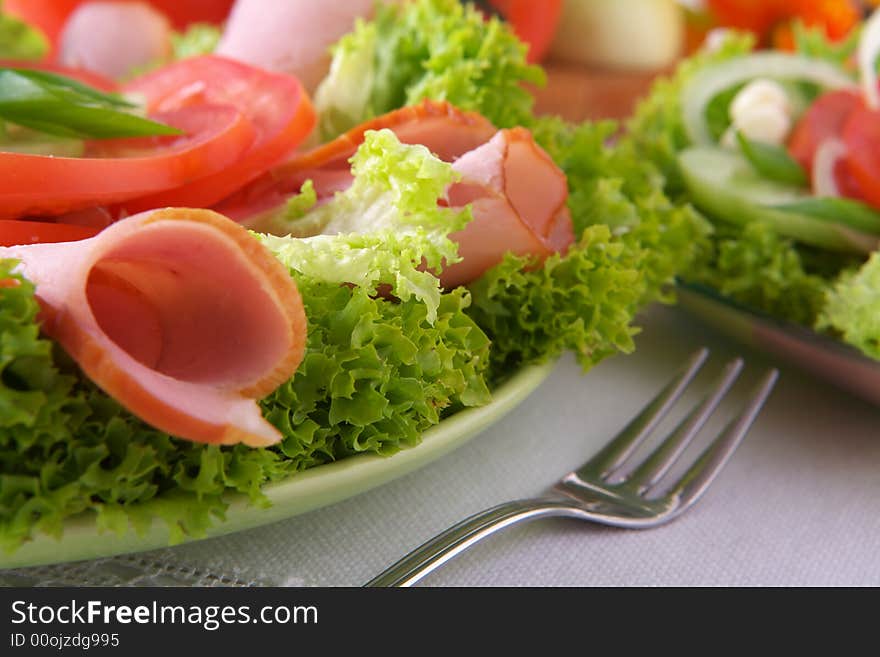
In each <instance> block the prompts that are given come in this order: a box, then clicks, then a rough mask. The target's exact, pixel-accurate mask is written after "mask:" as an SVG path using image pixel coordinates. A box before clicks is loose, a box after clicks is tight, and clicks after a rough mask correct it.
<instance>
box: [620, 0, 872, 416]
mask: <svg viewBox="0 0 880 657" xmlns="http://www.w3.org/2000/svg"><path fill="white" fill-rule="evenodd" d="M714 4H719V5H736V4H737V3H735V2H720V1H719V2H717V3H714ZM770 4H772V3H768V6H769V5H770ZM777 4H779V3H777ZM840 5H847V7H848V11H849V5H848V3H840ZM826 9H827V12H826V13H828V14H829V15H834V16H835V17H836V18H840V17H841V14H840V12H837V13H835V12H833V11H832V9H833V8H831V7H830V6H829V7H828V8H826ZM850 13H851V14H855V13H856V12H855V10H853V11H852V12H850ZM849 16H850V14H847V17H849ZM847 20H848V22H847V23H846V25H845V28H846V29H843V27H844V26H842V25H840V24H838V23H835V24H834V25H833V28H834V29H833V30H832V29H831V28H829V27H828V26H827V25H818V26H814V27H807V26H805V25H804V24H803V23H798V22H795V23H794V24H793V25H791V29H790V30H789V31H787V32H786V35H787V38H786V39H785V41H784V43H783V44H781V45H780V47H779V48H777V49H774V50H770V49H763V50H762V49H757V50H756V49H755V36H754V35H753V34H750V33H747V32H732V31H725V32H724V33H718V34H714V35H712V36H710V38H709V39H708V40H707V42H706V45H705V46H704V47H703V49H702V50H701V51H699V52H697V53H696V54H694V55H693V56H692V57H690V58H689V59H687V60H685V61H684V62H683V63H682V64H681V65H680V66H679V68H678V70H677V71H676V73H675V74H674V75H673V76H671V77H669V78H666V79H663V80H661V81H659V82H658V83H657V84H656V85H655V87H654V89H653V91H652V92H651V94H650V95H649V96H648V97H647V98H646V99H645V100H644V101H643V102H642V103H641V105H640V107H639V110H638V111H637V113H636V115H635V117H634V118H633V119H632V120H631V121H630V123H629V124H628V139H629V140H630V143H631V144H632V145H633V147H634V149H635V151H636V152H637V153H639V154H640V155H641V156H642V157H646V158H648V159H650V160H651V161H652V162H654V163H655V164H656V165H657V167H658V168H659V170H660V171H661V172H662V175H663V177H664V185H663V189H664V191H665V192H666V193H667V194H668V195H669V196H670V198H672V199H674V200H676V201H678V202H687V203H692V204H693V205H694V206H695V207H696V208H698V209H699V210H700V212H701V213H702V214H703V215H704V216H705V217H706V218H707V219H709V220H710V221H711V223H712V231H711V233H710V234H709V236H708V238H707V240H706V241H705V242H704V244H703V245H702V247H701V249H702V253H701V255H700V256H699V257H698V258H696V259H695V260H694V261H692V264H691V265H690V266H689V267H687V268H683V269H682V270H681V272H680V274H679V276H680V280H681V281H682V282H683V283H684V285H685V287H686V288H689V289H691V290H694V289H696V290H708V291H710V293H711V295H712V296H714V297H716V298H717V299H722V300H727V301H730V302H733V304H735V305H736V306H737V307H739V308H744V309H747V310H748V311H751V312H755V313H756V315H755V317H757V318H758V319H757V320H756V321H761V318H768V319H770V320H773V321H774V322H781V323H783V324H787V325H788V326H794V327H800V328H799V329H794V332H793V333H792V335H795V334H797V336H799V337H798V338H797V339H798V343H797V344H789V345H788V346H787V347H786V348H787V349H789V351H790V353H791V354H793V355H794V356H796V357H798V358H800V359H801V360H802V361H803V360H804V359H814V360H815V361H816V363H817V366H818V365H821V367H824V368H826V371H830V370H831V369H833V367H835V365H834V363H830V362H829V361H827V360H826V358H825V357H826V356H828V355H829V353H831V352H830V351H829V349H827V348H825V347H823V346H822V342H820V341H824V343H825V344H827V345H832V346H835V345H840V347H841V348H840V349H839V350H838V349H836V348H835V349H832V350H831V351H833V352H834V354H837V355H841V356H842V357H843V358H846V359H848V362H849V363H850V364H851V365H852V366H851V367H850V366H849V365H845V367H844V370H843V371H841V372H839V376H838V377H837V378H839V379H840V381H838V382H841V383H847V381H846V379H848V378H849V379H853V381H851V382H850V383H852V384H853V386H855V387H856V388H857V389H860V390H861V392H862V394H865V395H866V396H868V397H869V398H873V399H877V394H876V391H877V389H878V388H877V381H878V380H880V379H878V377H877V375H876V373H875V374H874V375H873V376H866V372H868V371H869V370H870V364H871V363H873V362H875V361H877V360H878V359H880V286H878V281H880V256H878V255H877V251H878V247H880V195H878V190H880V87H878V75H877V71H878V68H877V64H878V61H877V60H878V54H880V14H877V13H874V14H873V15H872V16H870V17H869V18H868V19H867V20H865V21H864V22H861V23H860V22H858V21H857V20H856V21H849V18H848V19H847ZM722 312H723V309H722ZM728 316H730V315H729V313H728ZM725 321H727V320H725ZM731 323H732V322H731ZM780 325H782V324H780ZM799 331H800V332H799ZM767 340H768V341H770V340H772V341H774V342H775V343H777V346H778V343H779V338H778V335H777V336H776V337H772V338H767ZM808 343H812V344H813V345H819V349H820V350H824V351H825V352H826V353H825V354H821V353H819V352H818V351H817V350H816V349H814V348H812V347H811V346H809V345H808V348H807V349H806V350H805V349H803V348H802V347H804V345H807V344H808ZM844 346H845V347H848V349H844V348H843V347H844ZM850 352H851V354H850ZM857 354H861V356H862V357H863V358H862V359H859V358H858V356H857ZM860 360H861V362H859V361H860ZM838 364H839V362H838ZM856 370H859V371H858V372H857V371H856ZM855 379H861V380H862V382H861V383H860V382H859V381H855ZM872 390H873V391H874V392H873V393H872V392H871V391H872Z"/></svg>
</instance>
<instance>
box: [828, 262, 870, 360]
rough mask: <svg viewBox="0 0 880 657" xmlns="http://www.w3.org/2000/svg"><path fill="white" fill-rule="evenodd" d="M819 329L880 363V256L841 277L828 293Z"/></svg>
mask: <svg viewBox="0 0 880 657" xmlns="http://www.w3.org/2000/svg"><path fill="white" fill-rule="evenodd" d="M816 328H817V329H819V330H825V331H831V332H832V333H834V334H836V335H838V336H840V337H841V338H842V339H843V340H844V341H845V342H848V343H849V344H851V345H853V346H855V347H856V348H858V349H860V350H861V351H862V352H863V353H865V354H866V355H868V356H870V357H871V358H875V359H878V360H880V253H874V254H873V255H872V256H871V257H870V258H869V259H868V261H867V262H866V263H865V264H864V265H862V267H861V268H858V269H853V270H850V271H847V272H844V273H843V274H842V275H841V276H840V278H839V280H838V281H837V282H836V283H835V284H834V285H833V287H831V289H830V290H829V291H828V296H827V303H826V304H825V307H824V308H823V310H822V313H821V315H820V316H819V318H818V319H817V321H816Z"/></svg>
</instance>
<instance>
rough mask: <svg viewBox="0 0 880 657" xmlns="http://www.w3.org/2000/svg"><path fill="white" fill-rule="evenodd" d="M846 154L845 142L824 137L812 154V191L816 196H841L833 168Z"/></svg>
mask: <svg viewBox="0 0 880 657" xmlns="http://www.w3.org/2000/svg"><path fill="white" fill-rule="evenodd" d="M845 155H846V144H844V143H843V142H842V141H841V140H839V139H834V138H832V139H826V140H825V141H823V142H822V143H821V144H819V148H817V149H816V154H815V155H814V156H813V176H812V178H813V180H812V182H813V193H814V194H815V195H816V196H820V197H821V196H843V194H841V192H840V187H839V186H838V185H837V178H836V177H835V175H834V170H835V168H836V167H837V163H838V162H840V159H841V158H842V157H844V156H845Z"/></svg>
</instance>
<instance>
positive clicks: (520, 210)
mask: <svg viewBox="0 0 880 657" xmlns="http://www.w3.org/2000/svg"><path fill="white" fill-rule="evenodd" d="M452 167H453V169H455V170H456V171H458V172H459V173H460V174H462V179H461V182H458V183H455V184H454V185H451V186H450V188H449V191H448V193H447V198H448V201H449V205H450V206H451V207H463V206H465V205H467V204H470V205H471V210H472V212H473V217H474V218H473V220H472V221H470V222H469V223H468V224H467V226H465V227H464V229H463V230H461V231H459V232H457V233H453V234H452V235H450V237H451V238H452V239H453V240H455V241H456V242H458V252H459V255H460V256H461V258H462V260H461V262H458V263H455V264H454V265H451V266H449V267H447V268H446V269H444V270H443V272H442V274H441V276H440V280H441V282H442V283H443V286H444V287H446V288H452V287H455V286H457V285H463V284H466V283H469V282H471V281H473V280H475V279H477V278H479V277H480V276H481V275H483V274H484V273H485V272H486V271H487V270H489V269H490V268H491V267H494V266H495V265H497V264H498V263H500V262H501V261H502V260H503V259H504V255H505V254H506V253H508V252H511V253H513V254H514V255H519V256H524V255H529V256H534V257H536V258H537V260H538V261H539V262H542V261H543V260H544V259H545V258H546V257H547V256H549V255H550V254H552V253H565V251H567V250H568V247H569V246H570V245H571V243H572V242H574V227H573V225H572V221H571V214H570V212H569V210H568V206H567V205H566V201H567V199H568V183H567V181H566V179H565V174H564V173H563V172H562V171H561V170H560V169H559V167H557V166H556V164H555V163H554V162H553V160H552V159H551V158H550V156H549V155H547V153H546V152H545V151H544V150H543V149H541V147H540V146H538V145H537V144H536V143H535V140H534V139H533V138H532V134H531V133H530V132H529V131H528V130H525V129H524V128H513V129H512V130H500V131H499V132H498V133H496V135H495V136H494V137H492V139H491V140H490V141H489V142H487V143H486V144H484V145H483V146H480V147H479V148H477V149H475V150H472V151H470V152H468V153H466V154H464V155H463V156H462V157H461V158H459V159H458V160H456V161H455V162H454V163H453V165H452Z"/></svg>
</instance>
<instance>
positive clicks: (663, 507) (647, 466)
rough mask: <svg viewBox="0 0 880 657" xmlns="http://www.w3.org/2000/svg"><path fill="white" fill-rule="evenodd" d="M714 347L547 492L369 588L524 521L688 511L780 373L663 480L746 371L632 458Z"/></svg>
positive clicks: (408, 575) (733, 371)
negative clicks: (676, 474)
mask: <svg viewBox="0 0 880 657" xmlns="http://www.w3.org/2000/svg"><path fill="white" fill-rule="evenodd" d="M708 355H709V352H708V350H707V349H705V348H703V349H700V350H699V351H697V352H696V353H694V354H693V355H692V356H691V357H690V359H689V360H688V361H687V363H686V364H685V365H684V367H682V369H681V371H680V373H679V374H678V375H677V376H676V377H675V378H674V379H673V380H672V381H670V382H669V383H668V384H667V385H666V387H665V388H663V390H661V391H660V393H659V394H658V395H657V396H656V397H655V398H654V399H653V400H652V401H651V402H650V403H649V404H648V405H647V406H645V408H644V409H643V410H642V411H641V412H640V413H639V414H638V415H637V416H636V417H635V418H633V419H632V420H631V421H630V422H629V424H627V425H626V426H625V427H624V428H623V430H622V431H621V432H620V433H619V434H617V436H615V437H614V438H613V439H612V440H611V441H610V442H609V443H608V444H607V445H606V446H605V447H603V448H602V449H601V450H600V451H599V452H598V453H597V454H596V455H595V456H594V457H593V458H591V459H590V460H589V461H587V462H586V463H585V464H584V465H582V466H581V467H580V468H578V469H577V470H574V471H572V472H569V473H568V474H567V475H565V476H564V477H562V479H560V480H559V481H558V482H556V484H554V485H553V487H552V488H551V489H550V492H549V493H548V494H547V495H546V496H544V497H539V498H534V499H524V500H515V501H512V502H505V503H504V504H499V505H498V506H495V507H492V508H490V509H487V510H486V511H482V512H480V513H477V514H476V515H473V516H471V517H469V518H466V519H465V520H463V521H461V522H460V523H458V524H456V525H453V526H452V527H450V528H449V529H447V530H446V531H445V532H443V533H442V534H439V535H438V536H436V537H435V538H432V539H431V540H429V541H428V542H426V543H424V544H423V545H422V546H420V547H418V548H416V549H415V550H414V551H413V552H411V553H410V554H409V555H407V556H406V557H404V558H403V559H401V560H400V561H398V562H397V563H395V564H394V565H393V566H391V567H390V568H388V569H387V570H385V571H384V572H383V573H381V574H380V575H378V576H377V577H375V578H373V579H372V580H370V581H369V582H367V584H366V585H365V586H411V585H413V584H415V583H416V582H418V581H419V580H420V579H422V578H423V577H425V576H426V575H427V574H428V573H430V572H432V571H433V570H435V569H436V568H438V567H440V566H441V565H443V564H444V563H446V562H447V561H449V560H450V559H452V558H453V557H455V556H456V555H458V554H461V553H462V552H463V551H465V550H466V549H468V548H469V547H471V546H472V545H474V544H475V543H477V542H478V541H480V540H482V539H484V538H486V537H487V536H489V535H491V534H494V533H495V532H497V531H500V530H502V529H504V528H506V527H510V526H512V525H515V524H517V523H521V522H525V521H527V520H536V519H538V518H548V517H560V516H561V517H568V518H578V519H580V520H587V521H590V522H597V523H601V524H604V525H612V526H614V527H625V528H629V529H643V528H648V527H656V526H658V525H662V524H663V523H666V522H669V521H670V520H672V519H673V518H676V517H678V516H680V515H681V514H682V513H684V512H685V511H686V510H687V509H689V508H691V507H692V506H693V505H694V504H695V503H696V502H697V500H698V499H699V498H700V497H701V496H702V494H703V493H704V492H705V491H706V489H707V488H708V487H709V485H710V484H711V483H712V480H713V479H714V478H715V476H716V475H717V474H718V473H719V472H720V471H721V469H722V468H723V467H724V465H725V463H727V461H728V459H729V458H730V456H731V455H732V454H733V452H734V450H736V448H737V447H738V446H739V444H740V442H742V439H743V438H744V437H745V435H746V433H747V432H748V430H749V428H750V427H751V426H752V423H753V422H754V421H755V418H756V417H757V415H758V412H759V411H760V410H761V407H762V406H763V405H764V402H765V401H766V400H767V397H768V396H769V395H770V392H771V391H772V389H773V386H774V385H775V383H776V379H777V378H778V376H779V373H778V371H777V370H775V369H771V370H769V371H768V372H767V373H766V374H765V375H764V376H763V378H762V379H761V382H760V383H759V385H758V386H757V389H756V391H755V392H754V394H753V396H752V397H751V398H750V400H749V401H748V402H747V404H746V405H745V407H744V408H743V410H742V411H741V412H740V413H739V414H738V415H737V416H736V417H734V418H733V419H732V420H730V422H729V424H728V425H727V426H726V428H725V429H724V430H723V431H722V432H721V433H720V434H719V435H718V436H717V437H716V438H715V439H714V440H713V441H712V442H711V444H709V445H708V446H707V447H706V448H705V450H704V451H703V452H702V454H701V455H700V456H699V457H698V458H697V459H696V460H695V461H694V463H693V464H692V465H691V466H690V467H689V468H688V469H687V471H686V472H685V473H684V474H683V475H682V476H681V477H680V478H679V479H678V480H677V481H675V482H674V483H673V484H671V485H670V486H666V485H664V484H663V482H662V481H661V480H662V479H663V477H664V475H665V474H667V472H669V470H670V469H671V468H672V467H673V466H674V465H675V464H676V463H677V462H678V460H679V457H680V456H681V455H682V453H683V452H684V451H685V449H686V448H687V447H688V445H689V444H691V442H692V441H693V440H694V438H695V437H696V436H697V435H698V433H699V431H700V429H702V427H703V425H704V424H705V423H706V421H707V420H708V419H709V417H710V416H711V415H712V414H713V413H714V412H715V409H716V408H717V407H718V404H719V403H720V402H721V400H722V398H723V397H724V396H725V395H726V394H727V392H728V391H729V390H730V388H731V386H732V385H733V383H734V381H736V379H737V377H738V376H739V374H740V372H741V371H742V369H743V361H742V359H741V358H736V359H734V360H732V361H730V362H729V363H727V365H726V366H725V368H724V370H723V372H722V373H721V376H720V377H719V380H718V381H717V383H716V384H715V386H714V387H713V388H712V390H711V391H710V392H709V394H707V395H706V397H705V398H704V399H703V400H702V401H701V402H700V403H699V404H698V405H697V406H696V407H694V408H693V410H691V412H690V413H689V414H688V415H686V416H685V418H684V419H683V420H682V421H681V422H680V423H679V424H678V426H677V427H676V428H675V429H674V430H673V431H672V432H671V433H670V434H669V435H668V436H667V437H666V438H665V439H664V440H663V441H662V442H661V443H660V444H659V445H658V446H657V447H656V448H655V449H654V450H653V452H651V454H649V455H648V456H647V457H646V458H645V459H644V460H642V461H641V462H640V463H638V464H631V461H633V460H634V459H631V458H630V457H631V456H632V455H633V453H634V452H635V451H636V449H637V448H638V447H639V445H641V444H642V443H643V442H644V440H645V439H646V438H647V437H648V436H649V435H650V434H651V433H652V432H653V430H654V429H655V428H656V427H657V425H658V424H659V423H660V421H661V420H662V419H663V418H664V417H665V416H666V414H667V413H668V412H669V410H670V409H671V408H672V407H673V406H674V405H675V403H676V402H677V401H678V400H679V399H680V398H681V396H682V395H683V394H684V391H685V389H686V388H687V387H688V385H689V384H690V383H691V381H693V379H694V377H695V376H696V375H697V372H698V371H699V370H700V368H701V367H702V365H703V363H705V361H706V358H707V357H708Z"/></svg>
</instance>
